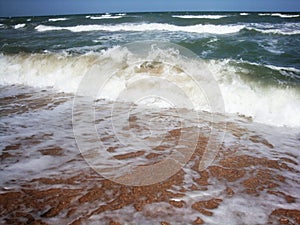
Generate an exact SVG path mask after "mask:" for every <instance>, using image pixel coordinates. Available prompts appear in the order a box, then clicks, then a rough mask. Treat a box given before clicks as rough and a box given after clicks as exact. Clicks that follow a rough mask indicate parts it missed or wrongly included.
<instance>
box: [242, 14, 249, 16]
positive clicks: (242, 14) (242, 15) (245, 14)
mask: <svg viewBox="0 0 300 225" xmlns="http://www.w3.org/2000/svg"><path fill="white" fill-rule="evenodd" d="M240 15H241V16H248V15H249V13H240Z"/></svg>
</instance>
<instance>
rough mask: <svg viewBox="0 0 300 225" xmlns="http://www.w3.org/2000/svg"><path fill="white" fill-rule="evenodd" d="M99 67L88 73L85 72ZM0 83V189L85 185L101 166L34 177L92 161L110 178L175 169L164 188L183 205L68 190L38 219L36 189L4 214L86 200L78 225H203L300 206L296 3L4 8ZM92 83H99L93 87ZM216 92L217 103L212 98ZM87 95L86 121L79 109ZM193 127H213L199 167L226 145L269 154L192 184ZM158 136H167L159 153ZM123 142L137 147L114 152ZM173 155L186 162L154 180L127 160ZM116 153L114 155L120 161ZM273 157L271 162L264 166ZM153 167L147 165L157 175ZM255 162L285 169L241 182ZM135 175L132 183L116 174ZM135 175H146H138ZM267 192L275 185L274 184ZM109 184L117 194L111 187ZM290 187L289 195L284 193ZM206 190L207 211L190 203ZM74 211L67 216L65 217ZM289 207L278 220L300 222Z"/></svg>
mask: <svg viewBox="0 0 300 225" xmlns="http://www.w3.org/2000/svg"><path fill="white" fill-rule="evenodd" d="M167 43H171V44H167ZM177 47H178V48H177ZM137 52H138V53H139V54H136V53H137ZM95 68H96V70H97V71H96V75H95V74H93V75H92V76H91V70H93V69H95ZM204 68H205V69H204ZM187 74H188V75H187ZM195 80H196V81H199V82H200V84H201V87H200V88H199V86H197V85H195ZM83 83H84V88H83V89H80V87H81V86H82V85H83ZM104 84H105V85H104ZM0 85H1V89H0V99H1V100H0V102H1V108H0V115H1V122H0V123H1V128H0V129H1V137H0V138H1V143H0V153H1V165H0V168H1V170H0V177H1V179H0V183H1V186H0V187H1V194H3V195H4V194H6V193H15V192H22V191H23V190H24V189H25V190H26V188H28V189H32V190H35V189H34V188H37V187H39V188H37V190H38V191H41V190H49V188H68V189H72V190H73V189H74V190H75V189H76V188H81V190H82V193H88V192H89V190H90V189H89V188H90V187H91V185H92V186H94V185H99V186H101V185H102V184H101V182H103V180H102V178H101V179H98V178H97V179H96V178H95V179H94V182H96V183H93V182H92V181H91V180H89V179H87V180H86V179H83V178H78V182H77V183H76V182H75V183H72V184H70V183H68V182H65V183H64V182H63V183H62V184H57V183H55V182H54V183H55V184H51V185H50V184H48V185H47V184H45V183H43V181H41V179H43V178H49V179H54V180H57V179H67V178H70V177H71V176H74V175H78V176H79V177H81V175H80V174H81V173H82V171H88V169H89V168H91V167H92V168H93V169H94V170H96V172H98V173H100V174H101V175H103V177H105V178H108V179H110V180H113V181H114V182H116V183H121V184H122V185H124V184H125V185H128V184H130V185H136V186H139V185H140V186H143V185H149V184H154V183H158V182H163V181H164V179H167V178H168V177H170V176H171V175H174V174H176V172H178V171H180V170H182V171H184V174H185V175H184V179H183V182H182V184H181V185H182V187H181V188H179V187H178V186H176V185H173V186H171V188H170V190H169V191H170V193H173V194H174V195H173V196H171V197H170V198H169V199H168V200H170V201H171V200H172V201H175V202H176V201H177V202H181V201H183V202H185V203H186V205H185V206H184V207H183V209H178V208H174V207H173V208H172V206H171V205H169V203H168V200H165V201H161V202H158V201H156V202H151V203H149V204H148V205H146V206H144V208H143V210H142V211H139V210H137V209H136V208H135V207H133V206H132V204H128V205H126V206H124V207H121V208H117V209H114V210H113V209H112V208H111V210H106V211H104V212H102V211H101V212H100V211H97V210H96V209H97V206H100V205H103V204H104V205H105V204H109V203H110V201H109V200H107V197H106V198H104V199H98V200H93V201H92V202H86V203H85V204H79V203H76V201H77V200H76V199H78V198H76V197H75V198H74V199H73V200H72V202H73V203H72V204H73V205H72V204H71V206H68V207H66V208H64V209H63V210H62V211H61V212H60V213H59V214H55V215H54V216H52V217H51V216H47V217H45V216H44V214H45V212H46V211H47V210H48V209H49V207H50V206H49V205H51V204H50V203H49V204H48V202H47V201H48V200H46V199H47V198H46V197H40V198H39V200H40V201H45V202H46V203H45V206H41V209H37V208H38V207H36V208H34V206H31V207H32V208H31V211H30V207H29V206H28V203H27V200H26V198H25V197H24V201H21V202H19V203H18V204H17V205H19V206H20V207H19V209H18V210H17V209H8V208H5V207H4V204H3V205H2V206H1V207H2V208H3V209H4V212H6V213H3V214H1V221H2V222H4V221H6V222H7V221H9V219H12V218H14V217H16V216H15V214H14V213H16V211H20V212H26V213H29V214H30V215H31V216H32V217H33V218H34V219H36V220H41V221H43V222H46V223H49V224H61V223H71V222H73V221H75V220H76V219H78V218H81V216H82V215H81V212H82V213H83V214H86V215H87V216H85V217H83V218H81V219H82V220H81V222H82V223H83V224H94V223H95V222H97V221H98V222H99V221H103V224H106V223H107V221H108V220H109V219H110V218H114V219H115V220H116V221H119V222H120V223H127V224H141V223H143V224H160V222H161V221H168V222H169V223H171V224H173V223H172V222H174V223H175V224H192V223H193V221H194V220H195V219H196V218H197V217H198V215H200V218H201V219H202V220H203V221H204V222H205V223H206V224H220V223H223V224H266V223H268V222H269V223H273V224H277V223H278V220H276V219H274V218H273V217H272V216H273V214H272V213H273V212H274V211H276V209H285V210H297V209H299V208H300V197H299V189H300V183H299V178H300V168H299V159H300V153H299V150H300V114H299V112H300V14H299V13H298V12H296V13H254V12H253V13H250V12H249V13H243V12H241V13H237V12H218V13H213V12H209V13H208V12H205V13H204V12H165V13H112V14H93V15H63V16H43V17H18V18H0ZM97 85H98V86H99V87H100V86H101V87H102V88H99V89H97V90H94V88H95V86H97ZM149 90H151V91H149ZM210 90H212V91H210ZM74 96H76V97H74ZM144 96H146V97H144ZM183 96H184V98H183ZM168 98H169V99H168ZM185 99H188V100H187V101H186V100H185ZM216 102H218V103H220V105H221V106H220V105H218V106H217V107H216V106H215V103H216ZM177 103H178V104H177ZM91 105H92V110H94V116H93V119H90V118H88V116H89V113H91V111H89V110H87V109H90V107H91ZM219 106H220V107H219ZM86 116H87V117H86ZM212 118H213V119H212ZM89 120H91V121H89ZM87 121H88V122H87ZM84 125H86V126H88V127H91V126H92V125H93V126H92V127H93V129H94V131H95V130H96V133H97V135H96V136H95V135H91V136H89V134H90V132H94V131H91V130H90V129H86V127H84ZM177 129H181V130H182V131H181V133H182V134H183V135H182V136H181V139H180V140H179V141H177V142H176V141H174V140H173V139H172V138H171V137H169V136H170V134H171V136H173V138H174V137H175V136H176V135H175V136H174V135H173V133H172V132H173V131H176V130H177ZM183 131H184V132H183ZM214 132H215V133H214ZM166 134H168V135H169V136H168V135H166ZM195 134H197V135H198V136H200V137H205V138H211V137H212V139H211V140H212V141H211V142H210V143H214V144H211V145H209V144H208V145H207V146H206V148H205V149H206V150H207V149H208V150H209V151H206V152H212V153H213V156H211V155H210V154H205V153H204V154H203V155H202V157H204V160H203V161H205V160H206V161H205V162H204V164H202V166H203V165H205V166H204V167H203V168H202V169H201V170H205V169H207V168H208V169H209V168H210V169H209V171H210V173H211V174H214V173H213V172H212V168H214V167H210V166H212V165H214V166H224V165H223V164H222V162H223V161H222V160H220V159H219V161H218V160H217V161H214V158H215V157H217V156H219V157H221V159H222V157H225V158H226V157H229V158H230V157H231V156H232V155H230V156H228V155H227V150H228V149H231V150H228V152H234V153H232V154H233V155H238V156H241V157H242V156H248V157H254V158H257V162H260V161H259V159H265V160H267V161H268V162H269V164H268V163H256V162H255V163H253V164H251V163H250V164H251V166H250V165H248V166H245V165H244V166H242V169H241V170H245V171H246V172H245V175H244V176H243V178H241V180H234V181H232V182H231V183H230V182H229V183H228V182H227V181H226V180H225V181H224V180H216V179H215V178H214V177H211V178H210V182H209V184H207V185H202V184H199V183H197V182H195V180H196V179H199V177H201V176H202V175H203V174H202V175H201V173H200V172H201V170H200V166H199V170H195V168H194V164H195V163H196V161H197V160H198V159H194V161H193V160H192V161H190V162H189V161H188V159H190V158H191V157H192V154H193V152H194V150H195V149H196V145H197V143H198V145H199V137H198V136H197V135H196V136H195ZM214 135H215V136H214ZM97 139H100V140H101V141H100V142H101V149H100V150H99V149H98V150H97V148H98V147H99V146H98V145H99V141H95V140H97ZM216 142H218V144H216ZM158 146H164V151H159V154H158V153H157V152H158V151H157V147H158ZM209 146H210V147H209ZM219 148H220V149H222V150H220V151H219ZM182 149H183V150H182ZM189 150H192V152H190V151H189ZM103 151H104V152H105V151H110V153H111V154H112V155H103ZM174 151H178V152H179V153H180V154H182V155H184V156H183V157H181V156H178V154H177V155H176V154H175V153H174ZM130 152H131V153H133V152H135V154H136V155H134V157H129V158H126V157H125V158H124V157H123V158H122V156H124V155H126V154H129V153H130ZM153 152H155V154H156V158H155V159H153V158H152V157H151V156H153V155H151V153H153ZM168 155H171V156H173V157H175V158H176V159H178V160H179V161H180V163H181V164H180V166H179V168H177V167H174V168H173V169H171V170H170V173H168V172H166V174H165V176H163V175H161V176H158V175H155V176H154V177H155V179H152V177H151V176H150V175H149V174H147V173H146V172H145V171H143V170H141V171H140V172H137V173H134V172H132V171H134V168H135V167H136V166H141V165H149V164H154V163H157V162H158V161H160V160H163V159H164V157H167V156H168ZM82 156H83V158H82ZM97 156H98V157H97ZM99 156H100V157H99ZM112 156H113V157H115V158H118V157H119V158H118V159H119V162H118V163H117V165H115V164H114V163H115V161H114V160H111V158H112ZM180 157H181V158H180ZM196 158H197V157H196ZM122 160H123V161H124V162H123V161H122ZM223 160H225V159H224V158H223ZM121 161H122V162H121ZM270 162H272V163H274V162H277V163H278V165H280V166H278V167H276V166H273V167H272V166H271V165H270V164H271V163H270ZM200 164H201V163H200ZM246 164H247V163H246ZM283 164H284V165H285V167H284V166H282V165H283ZM103 165H104V166H103ZM159 165H160V164H159ZM276 165H277V164H276ZM231 166H232V168H233V167H234V166H233V165H231ZM107 167H109V168H114V169H113V170H111V169H108V170H107ZM157 168H159V167H158V166H156V169H157ZM161 168H164V167H163V165H162V167H161ZM161 168H160V169H158V170H155V169H154V168H153V171H152V173H155V172H157V173H159V172H160V170H162V169H161ZM182 168H183V169H182ZM99 171H100V172H99ZM257 171H265V173H270V174H271V177H272V176H273V177H276V176H278V177H279V176H280V177H284V178H285V180H284V181H280V180H275V181H274V182H275V183H276V184H277V185H276V187H267V188H266V187H265V186H266V185H267V184H265V183H261V182H258V184H257V185H258V186H259V185H261V189H260V190H259V193H258V194H257V193H256V195H255V194H253V193H252V194H251V193H249V190H248V191H247V190H245V186H246V184H245V182H246V180H247V179H250V178H251V176H253V174H256V173H258V172H257ZM130 173H132V174H134V176H135V175H136V176H137V177H138V178H136V179H137V180H138V181H135V180H134V179H133V180H130V179H131V178H130V176H128V177H129V178H128V177H127V178H126V179H125V178H124V177H122V178H120V179H119V177H118V175H120V174H121V175H124V174H125V175H126V174H127V175H128V174H130ZM139 173H143V174H144V175H145V177H147V176H149V177H150V178H149V179H148V178H144V180H143V179H142V178H141V177H139V176H140V174H139ZM257 176H258V175H257ZM260 178H261V177H260ZM139 179H140V180H139ZM257 179H259V177H258V178H257ZM97 182H98V183H97ZM264 185H265V186H264ZM203 186H206V189H203ZM228 187H230V188H231V189H233V190H234V193H235V194H234V196H233V197H232V198H228V196H226V195H225V194H224V190H227V188H228ZM262 187H264V188H262ZM183 189H184V191H183ZM272 191H273V193H277V194H275V195H274V194H273V195H270V193H271V192H272ZM103 192H105V193H106V192H107V193H108V192H109V190H103ZM22 193H23V192H22ZM25 193H26V192H25ZM278 193H279V194H278ZM79 195H80V194H79ZM107 196H109V198H114V196H113V194H112V193H111V194H109V193H108V194H107ZM286 196H290V197H291V196H292V198H293V201H285V200H284V197H286ZM77 197H78V196H77ZM212 198H219V199H221V201H222V203H220V204H219V205H218V206H217V207H212V208H209V209H211V210H212V212H213V215H210V214H207V213H203V212H200V213H199V212H198V211H197V210H195V207H193V204H194V203H196V202H197V201H198V202H199V201H206V200H209V199H212ZM51 207H52V206H51ZM51 207H50V208H51ZM74 207H75V208H76V210H77V211H76V210H75V213H74V212H73V211H74ZM71 209H72V210H73V211H72V213H73V214H72V216H67V215H69V214H68V213H66V212H67V211H68V210H70V211H71ZM150 212H152V214H151V213H150ZM153 212H156V213H153ZM182 212H184V214H182ZM298 213H299V211H298ZM149 215H150V216H149ZM271 215H272V216H271ZM287 215H289V214H287ZM298 215H299V214H298ZM17 217H18V216H17ZM19 217H20V218H21V217H22V216H19ZM295 218H296V217H292V216H290V217H289V216H286V215H285V217H284V216H283V217H281V218H280V219H281V220H280V221H279V222H282V223H283V222H284V219H287V220H288V221H289V222H291V223H297V221H299V220H297V218H296V219H295ZM23 219H24V218H23ZM20 221H22V219H20ZM20 221H18V222H20Z"/></svg>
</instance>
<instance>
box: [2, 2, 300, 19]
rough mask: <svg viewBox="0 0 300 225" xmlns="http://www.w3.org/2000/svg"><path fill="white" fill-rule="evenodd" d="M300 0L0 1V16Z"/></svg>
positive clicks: (285, 5)
mask: <svg viewBox="0 0 300 225" xmlns="http://www.w3.org/2000/svg"><path fill="white" fill-rule="evenodd" d="M299 10H300V0H0V16H23V15H28V16H30V15H63V14H84V13H101V12H144V11H148V12H150V11H299Z"/></svg>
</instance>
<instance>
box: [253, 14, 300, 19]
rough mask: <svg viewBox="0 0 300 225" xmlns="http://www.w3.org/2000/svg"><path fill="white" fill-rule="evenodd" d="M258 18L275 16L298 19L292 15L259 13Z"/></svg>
mask: <svg viewBox="0 0 300 225" xmlns="http://www.w3.org/2000/svg"><path fill="white" fill-rule="evenodd" d="M258 15H259V16H277V17H281V18H295V17H299V16H300V15H292V14H281V13H259V14H258Z"/></svg>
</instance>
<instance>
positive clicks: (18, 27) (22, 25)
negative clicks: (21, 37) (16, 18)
mask: <svg viewBox="0 0 300 225" xmlns="http://www.w3.org/2000/svg"><path fill="white" fill-rule="evenodd" d="M25 26H26V24H25V23H20V24H17V25H15V26H14V28H15V29H20V28H23V27H25Z"/></svg>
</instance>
